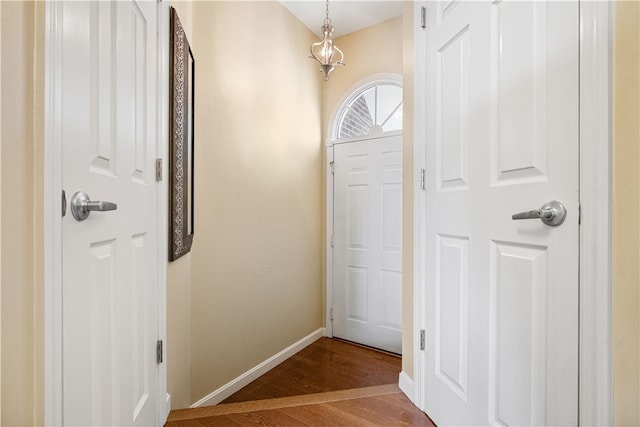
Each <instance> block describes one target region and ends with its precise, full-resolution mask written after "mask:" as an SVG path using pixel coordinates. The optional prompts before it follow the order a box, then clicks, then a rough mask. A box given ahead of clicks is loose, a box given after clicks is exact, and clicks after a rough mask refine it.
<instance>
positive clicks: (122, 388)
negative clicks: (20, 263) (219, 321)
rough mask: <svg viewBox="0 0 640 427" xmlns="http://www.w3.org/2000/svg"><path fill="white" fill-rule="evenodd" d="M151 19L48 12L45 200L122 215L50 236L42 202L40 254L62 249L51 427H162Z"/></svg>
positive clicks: (58, 9)
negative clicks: (87, 201) (102, 204)
mask: <svg viewBox="0 0 640 427" xmlns="http://www.w3.org/2000/svg"><path fill="white" fill-rule="evenodd" d="M160 9H162V8H160ZM158 10H159V6H158V4H157V3H156V2H151V1H148V2H145V1H138V2H136V1H130V2H65V3H62V2H60V3H57V4H55V5H49V6H48V8H47V26H48V30H47V52H46V57H47V60H46V63H47V65H46V70H47V71H46V78H47V83H46V86H47V89H46V90H47V108H46V116H47V121H48V123H47V127H46V128H47V135H46V144H47V145H48V146H49V147H50V150H49V153H50V154H49V155H48V156H47V160H45V165H46V166H47V167H48V172H46V175H47V176H49V177H52V178H53V179H52V181H53V182H52V183H51V185H50V187H49V188H50V192H53V193H54V194H55V193H57V194H58V195H59V194H60V188H63V189H64V190H65V191H66V194H67V199H68V200H70V199H71V197H72V196H73V194H74V193H75V192H76V191H85V192H86V193H88V195H89V196H90V197H91V198H92V199H93V200H108V201H112V202H115V203H117V205H118V209H117V210H116V211H111V212H93V213H91V214H90V216H89V217H88V218H87V219H86V220H84V221H76V220H75V219H74V218H73V216H72V214H71V211H70V210H69V209H68V210H67V213H66V215H65V216H64V218H62V223H61V224H60V225H57V224H56V218H55V213H57V214H58V215H59V214H60V210H59V206H60V205H59V204H58V203H59V199H58V200H57V203H56V197H55V195H54V196H48V202H47V203H48V204H49V206H52V207H53V208H54V209H52V211H53V212H54V214H53V215H52V216H51V217H48V218H47V219H46V221H47V222H48V224H47V222H46V223H45V227H46V230H47V231H46V236H47V237H48V239H47V238H46V240H45V241H46V242H48V243H46V244H47V251H50V250H51V249H52V248H53V250H54V251H55V248H56V246H58V245H59V246H58V247H59V248H61V255H60V256H52V254H51V252H49V254H48V255H49V256H47V253H46V254H45V270H47V269H48V270H49V271H50V272H51V273H52V276H53V279H52V282H49V285H50V286H47V291H46V295H45V299H46V304H47V307H46V317H47V319H49V320H51V322H52V325H51V326H50V327H49V328H48V331H47V332H46V348H45V351H46V354H45V364H46V367H45V369H46V375H47V378H48V379H49V380H50V381H49V384H48V385H47V389H46V395H45V399H46V402H45V404H46V413H45V418H46V420H47V422H48V423H52V424H62V423H63V424H65V425H161V424H162V423H164V414H165V413H166V410H165V408H164V407H163V406H164V401H165V395H164V388H165V387H166V385H165V382H164V381H165V380H164V376H165V375H166V374H165V369H164V367H159V366H158V365H157V364H156V342H157V340H158V339H159V338H160V337H161V334H164V327H163V326H162V323H163V321H162V320H161V319H163V318H164V304H162V301H163V298H164V286H163V282H164V280H165V276H164V274H163V273H162V272H161V266H163V265H164V264H163V262H162V261H161V255H162V253H163V252H164V250H161V249H159V248H160V247H161V246H163V245H161V244H160V237H161V236H165V235H166V234H164V233H163V232H162V231H161V230H160V225H161V223H162V222H164V221H163V215H162V214H161V212H162V210H160V200H161V199H164V200H166V195H163V191H161V190H160V185H159V184H158V183H156V182H155V158H156V154H157V152H158V147H159V146H162V145H164V144H162V143H159V142H158V134H157V132H158V129H159V124H158V122H159V121H160V122H162V120H161V119H160V117H161V116H162V114H161V111H163V110H164V107H159V106H158V104H159V103H158V100H159V98H158V85H157V75H158V73H159V69H158V61H157V55H156V54H157V50H158V44H159V43H160V45H162V43H161V42H159V41H158V36H157V35H158V27H157V22H158ZM160 33H162V31H160ZM165 59H166V58H165ZM162 97H164V94H163V95H162V96H161V98H162ZM165 146H166V145H165ZM58 177H59V178H58ZM57 185H59V187H57ZM51 187H53V189H51ZM56 187H57V190H56ZM58 197H59V196H58ZM59 218H60V217H59V216H58V219H57V222H59V221H60V219H59ZM165 259H166V258H165ZM57 262H60V263H61V265H60V266H61V268H60V267H58V266H57ZM58 275H59V276H58ZM58 286H59V287H58ZM56 393H59V395H57V394H56Z"/></svg>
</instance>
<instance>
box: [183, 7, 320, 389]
mask: <svg viewBox="0 0 640 427" xmlns="http://www.w3.org/2000/svg"><path fill="white" fill-rule="evenodd" d="M193 23H194V27H193V29H194V35H193V37H192V40H191V45H192V47H193V51H194V55H195V60H196V88H197V97H196V103H197V104H196V117H195V125H196V132H195V135H196V141H197V142H196V147H195V162H196V165H195V170H196V177H195V189H196V200H195V203H196V211H195V212H196V217H195V239H194V244H193V249H192V253H191V254H192V256H191V262H192V277H191V279H192V290H191V295H192V298H191V310H192V311H191V313H192V317H191V327H192V328H191V340H192V341H191V347H192V351H191V354H192V378H191V398H192V400H194V401H197V400H198V399H200V398H202V397H203V396H206V395H207V394H209V393H210V392H212V391H214V390H216V389H217V388H219V387H220V386H222V385H224V384H225V383H227V382H228V381H230V380H232V379H234V378H236V377H237V376H238V375H240V374H242V373H244V372H246V371H247V370H249V369H250V368H253V367H255V366H256V365H257V364H259V363H261V362H263V361H264V360H265V359H267V358H269V357H270V356H272V355H274V354H276V353H278V352H279V351H281V350H283V349H284V348H286V347H288V346H289V345H291V344H292V343H294V342H296V341H297V340H299V339H301V338H302V337H304V336H306V335H308V334H310V333H311V332H313V331H315V330H317V329H318V328H320V327H321V326H322V300H321V295H322V286H321V279H320V278H321V270H322V258H321V247H322V235H321V230H322V195H321V187H322V174H321V165H322V155H321V153H322V151H321V150H322V142H321V140H320V134H321V129H320V127H321V122H320V120H321V112H320V99H321V83H322V80H321V76H320V75H319V73H318V72H316V70H315V67H314V65H313V62H312V61H311V60H309V59H307V58H306V52H307V51H308V48H309V45H310V44H311V42H312V41H313V37H312V34H311V32H310V31H309V30H308V29H307V28H306V27H304V26H303V25H302V24H301V23H300V22H299V21H297V20H296V19H295V18H294V17H293V16H292V15H291V14H290V13H289V12H287V11H286V9H284V7H283V6H282V5H280V4H279V3H277V2H195V3H194V4H193Z"/></svg>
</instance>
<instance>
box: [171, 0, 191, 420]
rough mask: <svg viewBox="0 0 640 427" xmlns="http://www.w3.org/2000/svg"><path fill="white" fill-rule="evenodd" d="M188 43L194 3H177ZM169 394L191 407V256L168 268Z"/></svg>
mask: <svg viewBox="0 0 640 427" xmlns="http://www.w3.org/2000/svg"><path fill="white" fill-rule="evenodd" d="M172 5H173V7H175V9H176V12H177V13H178V17H179V18H180V22H181V23H182V27H183V28H184V31H185V34H186V36H187V39H188V40H192V39H193V19H192V11H193V2H191V1H173V2H172ZM167 393H169V394H170V395H171V406H172V408H186V407H188V406H189V405H191V403H193V402H192V400H191V253H188V254H186V255H184V256H183V257H181V258H179V259H177V260H176V261H173V262H170V263H168V265H167Z"/></svg>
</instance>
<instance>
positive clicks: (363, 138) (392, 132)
mask: <svg viewBox="0 0 640 427" xmlns="http://www.w3.org/2000/svg"><path fill="white" fill-rule="evenodd" d="M392 136H402V130H390V131H389V132H384V133H379V134H376V135H358V136H352V137H350V138H341V139H334V140H333V141H328V142H327V146H331V145H340V144H348V143H350V142H358V141H373V140H376V139H383V138H389V137H392Z"/></svg>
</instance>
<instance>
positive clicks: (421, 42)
mask: <svg viewBox="0 0 640 427" xmlns="http://www.w3.org/2000/svg"><path fill="white" fill-rule="evenodd" d="M578 1H579V13H580V17H579V26H580V28H581V33H580V40H579V44H580V53H579V73H580V77H579V79H580V80H579V81H580V89H579V94H580V95H579V96H580V101H579V102H580V104H579V108H580V129H579V139H580V141H579V146H580V148H579V164H580V165H589V167H588V168H586V167H584V168H583V167H579V169H580V171H579V186H580V206H581V225H580V237H579V239H580V243H579V253H580V261H579V282H580V290H579V307H580V315H579V316H580V318H579V355H578V359H579V360H578V366H579V372H578V375H579V380H578V381H579V391H578V393H579V400H578V411H579V412H578V420H579V423H580V424H581V425H611V422H612V387H611V383H612V371H611V345H612V341H611V334H612V332H611V321H612V320H611V213H610V206H611V195H612V192H611V147H612V145H611V111H612V105H611V50H612V49H611V44H610V43H611V42H610V40H611V37H610V34H611V30H612V27H613V23H612V16H613V14H612V6H611V4H610V2H591V1H582V0H578ZM423 6H426V2H424V1H418V2H415V3H414V7H413V14H414V17H415V18H416V19H415V21H414V22H415V25H414V30H413V38H414V52H413V56H414V59H415V70H414V71H415V72H414V121H413V122H414V124H413V127H414V129H413V131H414V141H413V148H414V164H413V173H414V175H413V176H414V183H413V195H414V196H413V199H414V220H413V226H414V301H413V303H414V322H413V328H414V337H416V338H414V343H418V342H419V338H418V337H419V331H420V330H421V329H424V327H425V324H426V322H425V318H426V313H425V310H423V304H422V303H423V301H424V298H425V286H424V278H425V277H426V276H425V266H424V263H423V262H422V260H423V259H424V254H425V253H426V252H425V249H426V241H425V240H426V239H425V236H424V230H425V219H424V218H425V217H424V215H425V204H426V196H425V192H424V191H423V190H422V189H421V188H420V171H421V170H422V169H424V168H425V150H426V147H425V144H424V141H425V136H426V129H425V127H424V126H422V122H421V120H418V118H419V117H421V116H424V114H425V112H426V99H425V96H424V94H425V89H426V88H425V82H424V79H421V78H420V76H424V75H425V71H426V64H425V59H424V55H423V54H421V52H423V51H424V49H425V43H426V40H425V36H424V32H423V31H424V30H423V29H422V28H421V27H420V23H419V17H420V16H421V8H422V7H423ZM605 141H606V144H605V143H603V142H605ZM413 357H414V383H413V402H414V403H415V404H416V405H417V406H418V407H419V408H421V409H423V410H424V396H425V391H424V387H423V380H422V378H423V377H424V372H425V369H426V366H425V358H424V351H421V350H420V348H419V346H418V345H415V344H414V353H413Z"/></svg>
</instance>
